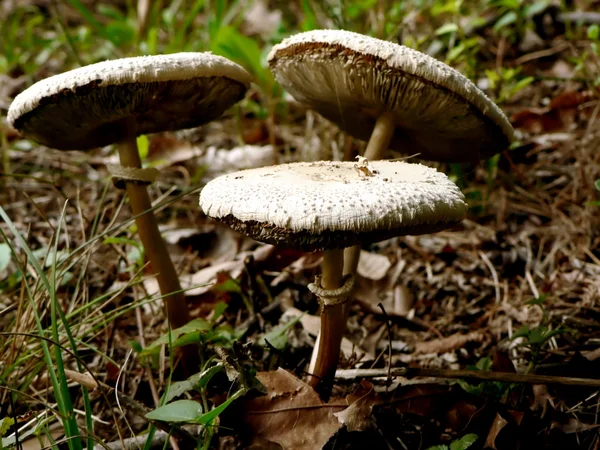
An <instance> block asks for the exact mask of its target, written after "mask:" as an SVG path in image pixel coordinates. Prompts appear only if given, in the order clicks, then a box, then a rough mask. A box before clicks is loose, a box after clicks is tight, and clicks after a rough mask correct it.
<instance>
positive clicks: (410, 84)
mask: <svg viewBox="0 0 600 450" xmlns="http://www.w3.org/2000/svg"><path fill="white" fill-rule="evenodd" d="M268 62H269V67H270V68H271V70H272V71H273V73H274V75H275V79H276V80H277V81H278V82H279V84H280V85H281V86H282V87H283V88H284V89H285V90H286V91H288V92H289V93H290V94H292V96H293V97H294V98H295V99H296V100H297V101H298V102H301V103H303V104H305V105H306V106H308V107H309V108H311V109H314V110H315V111H317V112H318V113H319V114H321V115H322V116H324V117H325V118H326V119H328V120H330V121H332V122H333V123H335V124H336V125H338V126H339V127H340V129H341V130H342V131H344V132H346V133H348V134H349V135H351V136H354V137H355V138H358V139H361V140H366V141H368V144H367V148H366V150H365V154H364V156H365V157H366V158H367V159H369V160H370V161H373V160H377V159H382V158H383V157H384V154H385V151H386V150H387V149H388V148H392V149H394V150H398V151H400V152H402V153H405V154H415V153H419V157H420V158H421V159H424V160H433V161H445V162H477V161H479V160H480V159H486V158H488V157H490V156H492V155H494V154H496V153H498V152H501V151H502V150H504V149H506V148H507V147H508V145H509V143H510V141H511V140H512V138H513V133H514V130H513V128H512V126H511V125H510V123H509V121H508V119H507V118H506V116H505V115H504V114H503V113H502V111H501V110H500V108H498V106H496V104H494V103H493V102H492V101H491V100H490V99H489V98H488V97H487V96H486V95H485V94H484V93H483V92H482V91H481V90H479V89H478V88H477V87H476V86H475V85H474V84H473V83H472V82H471V81H470V80H468V79H467V78H465V77H464V76H463V75H461V74H460V73H459V72H458V71H456V70H454V69H453V68H452V67H450V66H448V65H446V64H444V63H442V62H440V61H438V60H436V59H434V58H432V57H430V56H428V55H425V54H423V53H421V52H419V51H416V50H413V49H411V48H408V47H405V46H403V45H398V44H394V43H392V42H388V41H383V40H380V39H376V38H372V37H369V36H365V35H362V34H358V33H353V32H349V31H343V30H314V31H308V32H305V33H299V34H296V35H294V36H291V37H289V38H287V39H285V40H283V41H282V42H281V43H280V44H277V45H275V46H274V47H273V49H272V50H271V52H270V53H269V56H268ZM359 252H360V249H359V248H358V247H354V248H352V249H348V250H346V252H345V258H346V268H345V269H344V272H346V273H355V272H356V265H357V264H358V256H359Z"/></svg>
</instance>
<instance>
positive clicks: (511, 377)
mask: <svg viewBox="0 0 600 450" xmlns="http://www.w3.org/2000/svg"><path fill="white" fill-rule="evenodd" d="M387 375H388V370H387V369H346V370H338V371H336V373H335V378H337V379H338V380H353V379H355V378H376V377H385V376H387ZM391 376H392V377H405V378H412V377H435V378H451V379H465V380H469V379H471V380H481V381H505V382H507V383H527V384H554V385H560V386H590V387H600V380H596V379H594V378H574V377H560V376H551V375H527V374H521V373H508V372H480V371H473V370H449V369H433V368H432V369H421V368H410V367H398V368H394V369H391Z"/></svg>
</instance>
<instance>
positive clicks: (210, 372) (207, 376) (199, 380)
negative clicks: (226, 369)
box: [165, 363, 223, 402]
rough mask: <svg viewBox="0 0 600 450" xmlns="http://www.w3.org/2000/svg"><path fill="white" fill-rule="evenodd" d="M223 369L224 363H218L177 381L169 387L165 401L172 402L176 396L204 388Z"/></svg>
mask: <svg viewBox="0 0 600 450" xmlns="http://www.w3.org/2000/svg"><path fill="white" fill-rule="evenodd" d="M221 370H223V364H222V363H217V364H216V365H214V366H212V367H210V368H208V369H206V370H203V371H202V372H199V373H196V374H194V375H192V376H191V377H189V378H188V379H187V380H183V381H176V382H175V383H173V384H171V386H170V387H169V393H168V395H167V396H166V397H165V402H170V401H171V400H173V399H174V398H176V397H179V396H180V395H182V394H184V393H186V392H189V391H191V390H192V389H195V388H196V387H199V388H203V387H205V386H206V385H207V384H208V383H209V382H210V380H211V378H212V377H213V376H214V375H215V374H217V373H219V372H220V371H221Z"/></svg>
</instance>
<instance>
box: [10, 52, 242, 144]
mask: <svg viewBox="0 0 600 450" xmlns="http://www.w3.org/2000/svg"><path fill="white" fill-rule="evenodd" d="M249 86H250V75H249V74H248V73H247V72H246V71H245V70H244V69H243V68H242V67H241V66H239V65H238V64H235V63H234V62H232V61H229V60H228V59H226V58H223V57H222V56H217V55H213V54H211V53H175V54H170V55H157V56H140V57H135V58H122V59H116V60H111V61H104V62H100V63H97V64H91V65H89V66H85V67H81V68H79V69H75V70H71V71H69V72H65V73H62V74H59V75H55V76H52V77H49V78H46V79H44V80H41V81H39V82H38V83H36V84H34V85H32V86H31V87H29V88H28V89H26V90H25V91H23V92H22V93H21V94H19V95H18V96H17V97H16V98H15V100H14V101H13V103H12V104H11V106H10V108H9V110H8V120H9V122H10V123H11V125H12V126H13V127H14V128H16V129H17V130H19V131H21V132H22V133H23V134H24V135H25V136H27V137H28V138H30V139H32V140H34V141H36V142H39V143H42V144H45V145H47V146H49V147H54V148H57V149H61V150H73V149H81V150H85V149H89V148H94V147H100V146H104V145H108V144H111V143H113V142H116V141H118V140H120V139H122V137H123V134H124V133H125V127H126V125H125V123H126V122H127V125H129V124H132V123H135V132H136V134H137V135H140V134H147V133H156V132H159V131H169V130H179V129H183V128H191V127H195V126H199V125H202V124H203V123H206V122H210V121H211V120H214V119H216V118H217V117H219V116H220V115H221V114H222V113H223V112H224V111H225V110H226V109H228V108H229V107H231V106H232V105H233V104H235V103H236V102H238V101H239V100H241V99H242V98H243V97H244V95H245V93H246V90H247V89H248V87H249Z"/></svg>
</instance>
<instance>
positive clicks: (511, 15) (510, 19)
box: [494, 11, 517, 31]
mask: <svg viewBox="0 0 600 450" xmlns="http://www.w3.org/2000/svg"><path fill="white" fill-rule="evenodd" d="M516 21H517V13H516V12H514V11H509V12H507V13H506V14H504V15H503V16H502V17H500V18H499V19H498V21H497V22H496V23H495V24H494V31H500V30H501V29H502V28H505V27H507V26H509V25H511V24H513V23H515V22H516Z"/></svg>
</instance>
